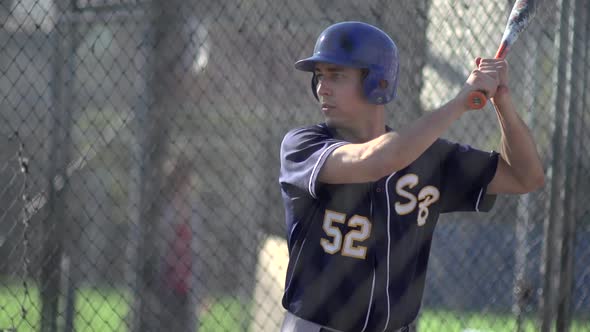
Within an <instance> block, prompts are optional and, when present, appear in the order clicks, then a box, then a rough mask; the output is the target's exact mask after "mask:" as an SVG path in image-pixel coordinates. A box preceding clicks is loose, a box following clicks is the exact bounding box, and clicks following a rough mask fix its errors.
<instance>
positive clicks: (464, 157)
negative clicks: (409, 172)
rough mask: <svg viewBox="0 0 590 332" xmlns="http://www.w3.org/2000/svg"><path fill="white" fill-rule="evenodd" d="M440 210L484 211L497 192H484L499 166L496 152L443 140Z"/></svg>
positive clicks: (487, 208)
mask: <svg viewBox="0 0 590 332" xmlns="http://www.w3.org/2000/svg"><path fill="white" fill-rule="evenodd" d="M443 146H444V148H443V149H444V152H443V156H442V158H443V160H442V180H441V182H442V187H443V190H442V199H441V200H442V205H443V206H442V212H443V213H444V212H453V211H477V212H487V211H489V210H491V208H492V207H493V206H494V202H495V200H496V195H489V194H487V187H488V184H489V183H490V182H491V181H492V179H493V178H494V176H495V174H496V168H497V167H498V158H499V155H498V153H497V152H494V151H492V152H485V151H481V150H477V149H474V148H472V147H471V146H469V145H463V144H458V143H452V142H448V141H444V142H443Z"/></svg>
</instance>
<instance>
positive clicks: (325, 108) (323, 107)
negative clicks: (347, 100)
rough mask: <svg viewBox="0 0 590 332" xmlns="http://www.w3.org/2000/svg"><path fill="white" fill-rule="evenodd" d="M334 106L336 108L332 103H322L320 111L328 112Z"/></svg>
mask: <svg viewBox="0 0 590 332" xmlns="http://www.w3.org/2000/svg"><path fill="white" fill-rule="evenodd" d="M335 108H336V106H334V105H332V104H328V103H322V112H329V111H331V110H333V109H335Z"/></svg>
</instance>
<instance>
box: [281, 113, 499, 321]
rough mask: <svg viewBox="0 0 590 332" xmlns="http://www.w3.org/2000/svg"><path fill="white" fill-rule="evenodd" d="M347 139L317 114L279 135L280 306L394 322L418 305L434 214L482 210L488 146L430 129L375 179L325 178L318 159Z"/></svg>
mask: <svg viewBox="0 0 590 332" xmlns="http://www.w3.org/2000/svg"><path fill="white" fill-rule="evenodd" d="M345 144H349V143H348V142H346V141H343V140H341V139H338V138H337V137H336V136H335V135H334V133H333V131H332V130H331V129H330V128H328V127H327V126H326V124H319V125H315V126H310V127H305V128H299V129H295V130H292V131H290V132H289V133H287V135H285V137H284V139H283V142H282V144H281V168H280V175H279V182H280V188H281V194H282V198H283V202H284V207H285V217H286V224H287V230H288V234H287V240H288V247H289V266H288V269H287V276H286V280H285V293H284V295H283V300H282V303H283V306H284V307H285V309H287V310H289V311H290V312H292V313H293V314H295V315H297V316H299V317H302V318H304V319H307V320H310V321H313V322H315V323H318V324H321V325H324V326H327V327H330V328H334V329H337V330H341V331H367V332H368V331H394V330H396V329H398V328H400V327H401V326H404V325H407V324H410V323H411V322H412V321H413V320H414V319H415V317H416V316H417V314H418V310H419V308H420V303H421V300H422V294H423V290H424V283H425V277H426V267H427V263H428V256H429V252H430V246H431V242H432V236H433V232H434V228H435V225H436V222H437V219H438V217H439V215H440V214H441V213H445V212H453V211H488V210H489V209H491V207H492V206H493V203H494V200H495V196H493V195H487V194H486V188H487V185H488V184H489V182H490V181H491V179H492V178H493V177H494V174H495V172H496V167H497V163H498V154H497V153H495V152H484V151H480V150H477V149H474V148H472V147H470V146H467V145H461V144H457V143H452V142H450V141H447V140H443V139H439V140H437V141H436V142H435V143H434V144H433V145H432V146H430V147H429V148H428V149H427V150H426V151H425V152H424V153H423V154H422V155H421V156H420V157H419V158H418V159H417V160H415V161H414V162H413V163H412V164H410V165H409V166H408V167H406V168H404V169H402V170H400V171H397V172H395V173H392V174H389V175H388V176H385V177H383V178H381V179H379V180H378V181H376V182H370V183H357V184H325V183H321V182H320V181H318V173H319V171H320V170H321V167H322V165H323V163H324V162H325V160H326V158H327V157H328V156H329V155H330V153H331V152H332V151H334V150H335V149H336V148H338V147H340V146H342V145H345Z"/></svg>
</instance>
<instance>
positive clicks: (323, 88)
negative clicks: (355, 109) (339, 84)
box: [316, 81, 332, 96]
mask: <svg viewBox="0 0 590 332" xmlns="http://www.w3.org/2000/svg"><path fill="white" fill-rule="evenodd" d="M316 92H317V94H318V96H330V95H331V94H332V89H331V88H330V87H329V86H328V84H326V81H321V82H318V85H317V91H316Z"/></svg>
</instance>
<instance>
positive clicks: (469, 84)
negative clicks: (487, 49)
mask: <svg viewBox="0 0 590 332" xmlns="http://www.w3.org/2000/svg"><path fill="white" fill-rule="evenodd" d="M478 62H479V61H478ZM499 85H500V73H499V72H498V70H497V68H496V67H495V66H491V65H487V64H486V65H485V66H483V67H482V68H481V69H480V68H479V66H478V68H476V69H474V70H473V71H472V72H471V74H470V75H469V77H468V78H467V81H466V82H465V85H463V88H462V89H461V91H460V92H459V95H458V96H457V98H458V99H459V101H460V102H461V103H462V104H464V105H468V98H469V94H470V93H471V92H472V91H481V92H483V93H484V94H485V95H486V97H487V98H493V97H494V96H495V95H496V91H497V89H498V86H499ZM466 110H469V109H466Z"/></svg>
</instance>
